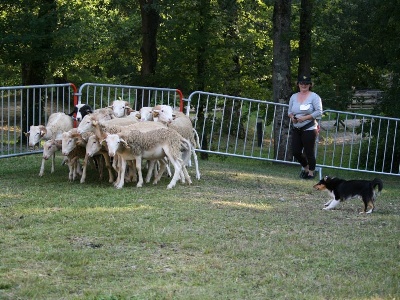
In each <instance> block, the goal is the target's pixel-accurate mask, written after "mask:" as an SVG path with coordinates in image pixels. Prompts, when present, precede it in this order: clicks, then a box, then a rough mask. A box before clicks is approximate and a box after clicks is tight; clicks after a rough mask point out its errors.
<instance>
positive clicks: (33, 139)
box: [25, 112, 74, 148]
mask: <svg viewBox="0 0 400 300" xmlns="http://www.w3.org/2000/svg"><path fill="white" fill-rule="evenodd" d="M73 127H74V122H73V120H72V118H71V117H70V116H68V115H67V114H65V113H63V112H57V113H53V114H51V115H50V117H49V119H48V120H47V125H46V126H44V125H38V126H35V125H31V126H30V128H29V131H28V132H27V133H25V135H26V136H27V137H29V147H31V148H34V147H35V145H36V144H37V143H39V142H40V140H42V139H43V140H46V141H47V140H50V139H54V140H61V135H62V133H63V132H65V131H68V130H70V129H72V128H73Z"/></svg>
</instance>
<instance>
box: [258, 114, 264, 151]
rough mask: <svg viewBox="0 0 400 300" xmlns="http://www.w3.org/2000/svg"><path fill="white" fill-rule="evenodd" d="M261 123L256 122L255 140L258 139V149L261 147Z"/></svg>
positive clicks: (259, 121)
mask: <svg viewBox="0 0 400 300" xmlns="http://www.w3.org/2000/svg"><path fill="white" fill-rule="evenodd" d="M262 135H263V134H262V121H261V120H258V121H257V138H258V147H261V145H262Z"/></svg>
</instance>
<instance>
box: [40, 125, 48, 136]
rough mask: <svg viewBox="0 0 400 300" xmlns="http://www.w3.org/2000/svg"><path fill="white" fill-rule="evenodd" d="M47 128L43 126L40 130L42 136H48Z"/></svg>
mask: <svg viewBox="0 0 400 300" xmlns="http://www.w3.org/2000/svg"><path fill="white" fill-rule="evenodd" d="M46 131H47V130H46V128H45V127H44V126H41V128H40V136H44V135H45V134H46Z"/></svg>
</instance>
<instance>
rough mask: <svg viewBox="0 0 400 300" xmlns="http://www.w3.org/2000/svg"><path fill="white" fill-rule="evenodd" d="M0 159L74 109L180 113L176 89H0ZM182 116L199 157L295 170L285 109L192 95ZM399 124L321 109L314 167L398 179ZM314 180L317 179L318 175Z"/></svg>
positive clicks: (20, 151) (23, 148)
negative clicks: (164, 108)
mask: <svg viewBox="0 0 400 300" xmlns="http://www.w3.org/2000/svg"><path fill="white" fill-rule="evenodd" d="M0 100H1V103H0V105H1V106H0V141H1V144H0V158H4V157H11V156H18V155H26V154H32V153H40V152H41V150H40V149H39V150H38V151H29V149H28V142H27V141H26V139H24V132H27V131H28V130H29V126H30V125H39V124H44V125H46V122H47V119H48V117H49V115H50V114H51V113H54V112H66V113H69V112H71V111H72V108H73V104H76V103H78V102H79V103H87V104H90V105H92V107H93V108H94V109H96V108H101V107H105V106H109V105H110V104H111V103H112V101H113V100H125V101H128V102H129V103H130V105H131V107H132V108H134V109H138V108H140V107H142V106H154V105H157V104H167V105H171V106H173V107H174V108H178V107H179V109H180V110H181V111H183V107H184V100H183V97H182V93H181V92H180V91H179V90H177V89H168V88H150V87H138V86H123V85H109V84H94V83H86V84H84V85H82V86H81V87H80V89H79V93H77V92H76V88H75V86H74V85H73V84H71V83H68V84H58V85H41V86H29V87H25V86H20V87H18V86H16V87H0ZM187 101H188V104H187V113H188V114H189V115H190V116H191V117H192V119H193V122H194V126H195V128H196V129H197V132H198V134H199V138H200V142H201V149H199V150H198V151H199V152H201V153H210V154H219V155H226V156H237V157H245V158H252V159H259V160H267V161H277V162H284V163H289V164H297V162H295V161H294V159H293V157H292V155H291V151H290V150H291V142H290V141H291V139H290V132H291V131H290V129H291V124H290V119H289V118H288V117H287V110H288V105H287V104H282V103H274V102H266V101H262V100H255V99H248V98H241V97H234V96H228V95H221V94H215V93H206V92H193V93H192V94H191V95H190V96H189V98H188V99H187ZM399 132H400V119H396V118H387V117H382V116H373V115H366V114H357V113H351V112H342V111H334V110H325V111H324V114H323V118H322V120H321V121H320V134H319V139H318V141H317V147H316V155H317V167H318V168H319V170H321V169H322V168H324V167H327V168H336V169H344V170H353V171H362V172H370V173H379V174H388V175H396V176H400V170H399V169H400V154H399V153H400V139H399V135H400V134H399ZM320 176H321V172H320Z"/></svg>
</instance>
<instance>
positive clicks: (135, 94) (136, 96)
mask: <svg viewBox="0 0 400 300" xmlns="http://www.w3.org/2000/svg"><path fill="white" fill-rule="evenodd" d="M78 96H79V99H78V102H79V103H86V104H89V105H90V106H92V108H93V109H97V108H102V107H106V106H109V105H111V104H112V102H113V101H114V100H124V101H128V102H129V104H130V105H131V107H132V108H133V109H135V110H138V109H140V108H141V107H144V106H155V105H157V104H165V105H170V106H172V107H174V108H175V109H179V110H180V111H183V95H182V92H181V91H180V90H178V89H169V88H154V87H142V86H129V85H115V84H97V83H85V84H83V85H82V86H81V87H80V88H79V93H78ZM75 104H76V103H75Z"/></svg>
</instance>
